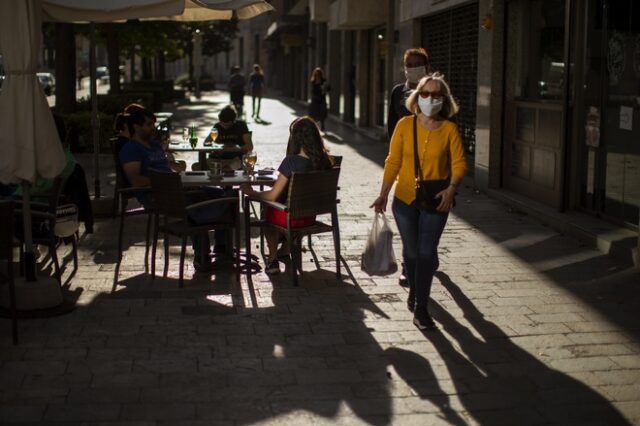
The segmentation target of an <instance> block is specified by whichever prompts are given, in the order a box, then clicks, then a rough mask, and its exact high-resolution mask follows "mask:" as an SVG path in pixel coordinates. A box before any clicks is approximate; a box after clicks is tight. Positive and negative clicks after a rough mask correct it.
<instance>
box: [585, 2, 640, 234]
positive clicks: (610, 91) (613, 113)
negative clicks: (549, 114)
mask: <svg viewBox="0 0 640 426" xmlns="http://www.w3.org/2000/svg"><path fill="white" fill-rule="evenodd" d="M583 7H584V10H578V11H577V12H578V16H584V17H585V18H584V20H583V21H582V22H584V23H585V24H584V25H585V28H584V31H582V34H584V36H583V40H584V44H583V46H584V50H583V52H582V53H583V54H584V57H583V58H582V59H583V61H584V62H583V63H584V72H583V73H581V75H579V76H577V77H578V82H579V84H580V86H579V87H582V88H583V90H582V91H581V93H579V94H578V96H577V99H576V100H577V101H578V102H577V114H576V115H581V116H580V117H576V118H577V120H578V123H580V122H583V123H584V125H583V126H577V131H578V140H577V146H578V153H579V155H578V162H579V164H580V167H581V169H580V200H579V202H580V206H581V207H582V208H583V209H585V210H587V211H590V212H592V213H594V214H597V215H600V216H603V217H605V218H607V219H608V220H611V221H613V222H617V223H621V224H626V225H627V226H630V227H632V228H635V227H638V222H639V217H638V211H639V206H640V113H639V111H640V4H639V3H638V2H637V1H634V0H615V1H614V0H588V1H586V2H584V3H583ZM574 128H576V127H574Z"/></svg>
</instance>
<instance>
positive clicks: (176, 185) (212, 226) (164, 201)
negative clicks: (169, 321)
mask: <svg viewBox="0 0 640 426" xmlns="http://www.w3.org/2000/svg"><path fill="white" fill-rule="evenodd" d="M149 178H150V179H151V192H152V195H153V216H154V227H153V246H152V250H151V277H152V278H155V264H156V247H157V245H158V233H159V232H163V233H164V234H165V237H164V276H165V277H166V276H167V272H168V268H169V238H168V236H169V235H175V236H177V237H180V239H181V250H180V278H179V286H180V287H182V286H183V281H184V280H183V277H184V258H185V251H186V246H187V237H189V236H190V237H192V238H193V237H194V236H196V235H202V234H206V233H208V232H209V231H213V230H216V229H234V230H235V232H234V238H235V247H236V248H237V249H236V258H235V261H236V280H237V281H238V282H240V250H239V247H240V226H239V225H240V224H239V223H238V218H239V214H238V205H239V201H238V197H237V196H236V197H223V198H218V199H213V200H207V201H202V202H199V203H195V204H187V197H186V195H185V194H186V193H185V191H184V188H183V186H182V181H181V179H180V174H178V173H172V172H170V173H168V172H160V171H157V170H149ZM225 205H229V206H230V207H231V209H232V220H231V221H217V222H211V223H207V224H204V225H194V224H192V223H190V221H189V218H188V214H189V211H191V210H193V209H196V208H202V207H206V206H209V207H212V208H213V207H223V206H225ZM161 215H162V216H164V219H165V220H164V221H163V223H162V224H160V216H161Z"/></svg>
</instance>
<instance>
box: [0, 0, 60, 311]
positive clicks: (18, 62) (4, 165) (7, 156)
mask: <svg viewBox="0 0 640 426" xmlns="http://www.w3.org/2000/svg"><path fill="white" fill-rule="evenodd" d="M41 23H42V7H41V0H3V1H2V2H0V54H2V56H3V61H4V68H5V74H6V78H5V81H4V83H3V86H2V91H1V92H0V150H1V151H2V156H1V157H0V181H2V182H4V183H7V182H16V181H20V182H22V186H23V191H22V199H23V209H22V210H23V221H24V242H25V257H24V262H25V269H24V272H25V280H26V282H29V283H31V284H29V285H21V286H16V291H17V293H16V300H17V302H18V306H19V307H21V308H24V307H26V306H29V307H31V308H34V309H41V308H47V307H51V306H56V305H59V304H60V303H61V302H62V295H61V293H60V288H59V285H58V282H57V281H56V280H54V279H52V278H50V277H43V278H41V279H40V280H39V281H38V280H37V279H36V265H35V255H34V252H33V244H32V235H31V210H30V197H29V195H30V194H29V183H30V182H34V181H35V180H36V178H37V177H38V176H42V177H45V178H54V177H56V176H57V175H59V174H60V173H61V172H62V170H63V168H64V163H65V160H64V153H63V150H62V145H61V144H60V138H59V136H58V132H57V130H56V127H55V124H54V121H53V116H52V114H51V110H50V109H49V104H48V103H47V99H46V97H45V94H44V91H43V90H42V88H41V87H40V83H39V82H38V77H37V76H36V66H37V63H38V62H37V55H38V52H39V50H40V38H41V31H42V30H41ZM32 284H35V285H36V286H37V287H34V288H35V289H36V291H35V292H33V293H32V292H31V289H32V287H30V286H31V285H32ZM25 291H26V294H28V296H26V297H23V293H24V292H25Z"/></svg>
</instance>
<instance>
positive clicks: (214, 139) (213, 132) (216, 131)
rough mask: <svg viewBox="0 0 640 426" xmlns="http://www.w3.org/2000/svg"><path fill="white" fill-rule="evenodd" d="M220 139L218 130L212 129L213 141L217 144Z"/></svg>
mask: <svg viewBox="0 0 640 426" xmlns="http://www.w3.org/2000/svg"><path fill="white" fill-rule="evenodd" d="M217 139H218V129H216V128H215V127H212V128H211V140H212V141H213V142H214V143H215V141H216V140H217Z"/></svg>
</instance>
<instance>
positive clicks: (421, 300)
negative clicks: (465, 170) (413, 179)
mask: <svg viewBox="0 0 640 426" xmlns="http://www.w3.org/2000/svg"><path fill="white" fill-rule="evenodd" d="M391 209H392V211H393V216H394V218H395V219H396V224H397V225H398V231H400V237H401V238H402V245H403V250H402V254H403V256H404V262H405V272H406V276H407V281H409V286H410V287H411V288H412V289H414V291H415V297H416V309H417V308H426V307H427V302H428V301H429V294H430V293H431V282H432V281H433V273H434V272H435V268H436V264H437V259H438V244H439V243H440V236H441V235H442V231H444V226H445V225H446V224H447V218H448V217H449V214H448V213H447V214H439V213H430V212H426V211H424V210H420V209H418V208H417V207H416V204H415V201H414V202H413V203H411V204H406V203H404V202H403V201H400V200H399V199H397V198H394V199H393V203H392V205H391Z"/></svg>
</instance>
